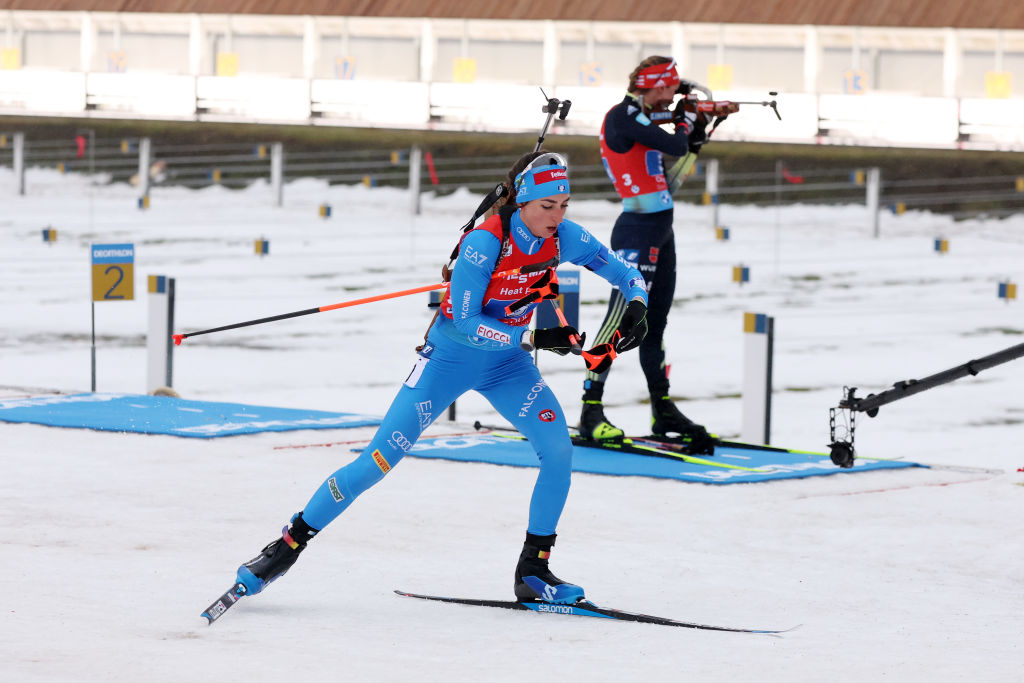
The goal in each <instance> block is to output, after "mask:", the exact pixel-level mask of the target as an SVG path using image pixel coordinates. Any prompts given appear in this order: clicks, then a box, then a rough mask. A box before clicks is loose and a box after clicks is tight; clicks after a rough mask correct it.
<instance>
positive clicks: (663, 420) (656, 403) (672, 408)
mask: <svg viewBox="0 0 1024 683" xmlns="http://www.w3.org/2000/svg"><path fill="white" fill-rule="evenodd" d="M651 413H652V416H651V433H652V434H654V435H655V436H660V437H668V435H669V434H677V435H679V440H680V441H682V442H684V443H686V444H688V448H687V451H689V452H690V453H693V454H698V453H708V454H710V453H714V450H715V440H714V439H713V438H712V437H711V435H710V434H708V431H707V430H706V429H704V427H703V426H702V425H699V424H697V423H696V422H694V421H693V420H691V419H690V418H688V417H686V416H685V415H683V414H682V413H681V412H680V411H679V408H676V404H675V403H673V402H672V400H671V399H670V398H669V397H668V396H658V397H655V396H651Z"/></svg>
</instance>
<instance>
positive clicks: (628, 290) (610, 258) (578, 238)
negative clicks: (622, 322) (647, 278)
mask: <svg viewBox="0 0 1024 683" xmlns="http://www.w3.org/2000/svg"><path fill="white" fill-rule="evenodd" d="M558 236H559V241H560V244H559V246H560V247H561V250H562V261H570V262H572V263H575V264H576V265H579V266H583V267H584V268H586V269H588V270H591V271H593V272H595V273H597V274H598V275H600V276H601V277H603V278H604V279H605V280H607V281H608V282H609V283H610V284H612V285H613V286H615V287H618V288H619V290H620V291H621V292H622V293H623V295H625V297H626V300H627V301H631V300H633V299H642V300H643V302H644V303H645V304H646V303H647V283H646V282H644V276H643V275H641V274H640V271H639V270H637V269H636V268H634V267H633V266H631V265H629V264H628V263H626V261H625V259H623V258H622V257H621V256H619V255H618V254H616V253H615V252H613V251H611V250H610V249H609V248H608V247H606V246H604V245H603V244H601V243H600V242H598V241H597V238H596V237H594V236H593V235H591V234H590V233H589V232H587V231H586V230H585V229H584V228H583V226H581V225H580V224H578V223H574V222H572V221H563V222H562V224H561V225H560V226H559V227H558Z"/></svg>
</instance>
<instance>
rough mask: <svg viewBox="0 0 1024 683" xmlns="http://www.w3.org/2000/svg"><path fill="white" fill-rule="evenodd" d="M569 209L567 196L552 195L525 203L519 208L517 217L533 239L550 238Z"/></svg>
mask: <svg viewBox="0 0 1024 683" xmlns="http://www.w3.org/2000/svg"><path fill="white" fill-rule="evenodd" d="M568 208H569V195H568V194H553V195H551V196H550V197H541V198H540V199H534V200H532V201H529V202H526V203H525V204H523V205H522V206H520V207H519V217H520V218H522V219H523V223H525V224H526V227H527V229H528V230H529V231H530V232H531V233H532V234H533V236H534V237H541V238H545V237H551V236H552V235H554V234H555V230H557V229H558V224H559V223H561V222H562V219H563V218H565V210H566V209H568Z"/></svg>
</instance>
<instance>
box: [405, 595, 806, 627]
mask: <svg viewBox="0 0 1024 683" xmlns="http://www.w3.org/2000/svg"><path fill="white" fill-rule="evenodd" d="M395 593H397V594H398V595H401V596H404V597H407V598H419V599H420V600H435V601H437V602H449V603H454V604H457V605H472V606H474V607H498V608H501V609H512V610H529V611H532V612H541V613H544V614H566V615H573V616H577V617H597V618H600V619H615V620H617V621H636V622H640V623H643V624H658V625H660V626H679V627H681V628H695V629H701V630H704V631H729V632H731V633H760V634H765V635H778V634H780V633H785V632H787V631H792V630H793V628H797V627H796V626H794V627H793V628H788V629H781V630H770V629H758V628H733V627H730V626H710V625H708V624H695V623H693V622H689V621H676V620H675V619H667V618H665V617H655V616H652V615H650V614H634V613H633V612H623V611H622V610H618V609H609V608H607V607H598V606H597V605H595V604H594V603H592V602H590V601H588V600H581V601H580V602H577V603H575V604H572V605H555V604H552V603H550V602H540V601H537V602H528V601H515V600H478V599H475V598H450V597H445V596H441V595H421V594H419V593H406V592H405V591H399V590H396V591H395Z"/></svg>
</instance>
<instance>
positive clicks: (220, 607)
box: [203, 583, 246, 624]
mask: <svg viewBox="0 0 1024 683" xmlns="http://www.w3.org/2000/svg"><path fill="white" fill-rule="evenodd" d="M245 594H246V590H245V585H244V584H241V583H236V584H235V585H234V586H232V587H231V588H229V589H228V591H227V592H226V593H224V595H222V596H220V597H219V598H217V600H216V602H214V603H213V604H212V605H210V606H209V607H207V608H206V609H205V610H204V611H203V616H204V617H206V623H208V624H212V623H213V622H215V621H217V619H219V618H220V617H221V616H222V615H223V614H224V613H225V612H227V611H228V609H230V608H231V606H232V605H234V604H235V603H236V602H238V601H239V600H240V599H241V598H242V596H244V595H245Z"/></svg>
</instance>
